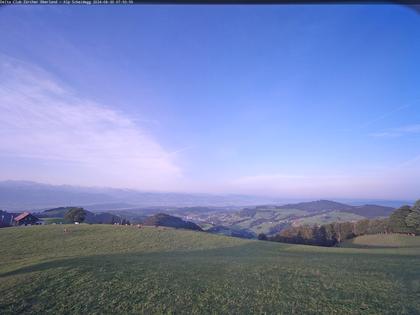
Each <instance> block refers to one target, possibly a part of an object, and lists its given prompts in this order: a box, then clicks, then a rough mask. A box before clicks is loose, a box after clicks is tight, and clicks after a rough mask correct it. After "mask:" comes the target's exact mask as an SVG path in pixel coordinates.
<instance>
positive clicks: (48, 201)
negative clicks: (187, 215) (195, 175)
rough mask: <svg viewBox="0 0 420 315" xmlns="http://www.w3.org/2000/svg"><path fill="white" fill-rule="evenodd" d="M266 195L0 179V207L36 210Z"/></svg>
mask: <svg viewBox="0 0 420 315" xmlns="http://www.w3.org/2000/svg"><path fill="white" fill-rule="evenodd" d="M275 201H276V200H274V199H270V198H267V197H258V196H247V195H212V194H198V193H197V194H193V193H192V194H188V193H165V192H142V191H137V190H131V189H115V188H97V187H77V186H67V185H58V186H57V185H47V184H40V183H36V182H30V181H3V182H0V209H3V210H10V211H20V210H39V209H48V208H52V207H60V206H83V207H85V208H87V209H89V210H92V211H103V210H116V209H129V208H135V207H141V206H143V207H153V206H172V207H188V206H249V205H257V204H265V203H274V202H275Z"/></svg>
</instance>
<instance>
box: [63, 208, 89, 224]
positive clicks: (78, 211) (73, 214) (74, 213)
mask: <svg viewBox="0 0 420 315" xmlns="http://www.w3.org/2000/svg"><path fill="white" fill-rule="evenodd" d="M85 218H86V211H85V209H83V208H71V209H69V211H67V212H66V214H65V215H64V219H65V220H66V221H69V222H79V223H82V222H83V221H84V220H85Z"/></svg>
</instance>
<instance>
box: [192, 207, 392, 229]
mask: <svg viewBox="0 0 420 315" xmlns="http://www.w3.org/2000/svg"><path fill="white" fill-rule="evenodd" d="M393 210H394V209H393V208H391V207H385V206H379V205H362V206H351V205H347V204H344V203H339V202H334V201H329V200H318V201H311V202H301V203H294V204H286V205H281V206H276V205H264V206H256V207H247V208H243V209H241V210H239V211H225V212H223V211H219V212H207V213H189V214H188V218H189V219H191V220H192V221H194V222H195V223H197V224H199V225H202V226H206V228H207V229H208V231H210V232H213V233H219V234H224V235H234V234H235V235H237V234H239V235H247V237H248V235H253V236H254V237H256V236H257V235H258V234H260V233H264V234H266V235H275V234H277V233H278V232H280V231H282V230H283V229H285V228H287V227H290V226H299V225H322V224H328V223H333V222H347V221H353V222H354V221H359V220H363V219H371V218H376V217H385V216H388V215H389V214H390V213H392V211H393ZM209 226H210V227H209ZM222 227H223V228H222ZM232 231H235V233H232Z"/></svg>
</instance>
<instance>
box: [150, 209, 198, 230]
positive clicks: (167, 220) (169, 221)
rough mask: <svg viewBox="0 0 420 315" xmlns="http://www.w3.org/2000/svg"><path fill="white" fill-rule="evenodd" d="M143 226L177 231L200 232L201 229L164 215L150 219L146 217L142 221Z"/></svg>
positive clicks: (156, 215) (190, 223)
mask: <svg viewBox="0 0 420 315" xmlns="http://www.w3.org/2000/svg"><path fill="white" fill-rule="evenodd" d="M143 224H144V225H150V226H166V227H172V228H177V229H187V230H196V231H201V228H200V227H199V226H198V225H197V224H195V223H193V222H189V221H184V220H182V219H181V218H178V217H174V216H172V215H168V214H165V213H158V214H155V215H153V216H151V217H148V218H147V219H145V220H144V222H143Z"/></svg>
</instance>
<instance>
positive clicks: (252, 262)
mask: <svg viewBox="0 0 420 315" xmlns="http://www.w3.org/2000/svg"><path fill="white" fill-rule="evenodd" d="M67 227H68V232H67V233H65V232H63V226H57V225H56V226H51V225H50V226H40V227H28V228H8V229H1V230H0V239H1V240H2V243H3V244H14V245H15V246H1V247H0V257H1V259H0V313H1V314H16V313H19V314H25V313H38V314H45V313H52V314H57V313H67V314H82V313H84V314H86V313H100V314H104V313H114V314H116V313H120V314H122V313H124V314H139V313H143V314H156V313H177V314H209V313H218V314H227V313H235V314H245V313H247V314H249V313H256V314H261V313H267V314H293V313H294V314H359V313H363V314H418V313H420V301H419V299H418V296H419V294H420V291H419V290H420V288H419V286H418V281H419V279H420V269H419V268H418V261H419V259H420V238H415V237H413V238H412V239H413V244H412V245H411V246H410V247H406V248H397V249H396V248H389V249H388V248H376V247H372V248H370V249H364V248H363V249H357V248H320V247H313V246H312V247H310V246H299V245H289V244H287V245H286V244H280V243H272V242H262V241H251V240H241V239H238V238H231V237H224V236H219V235H212V234H209V233H197V232H193V231H186V230H174V229H158V228H154V227H145V228H142V229H137V228H135V227H128V226H114V225H112V226H111V225H92V226H89V225H79V226H74V225H71V226H70V225H69V226H67ZM17 242H18V243H17ZM20 244H24V245H25V246H19V245H20Z"/></svg>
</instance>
